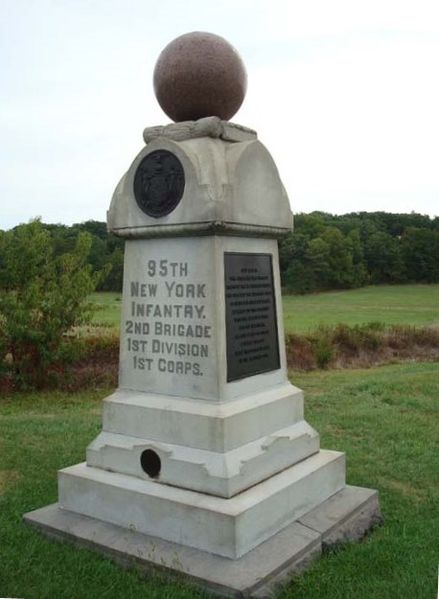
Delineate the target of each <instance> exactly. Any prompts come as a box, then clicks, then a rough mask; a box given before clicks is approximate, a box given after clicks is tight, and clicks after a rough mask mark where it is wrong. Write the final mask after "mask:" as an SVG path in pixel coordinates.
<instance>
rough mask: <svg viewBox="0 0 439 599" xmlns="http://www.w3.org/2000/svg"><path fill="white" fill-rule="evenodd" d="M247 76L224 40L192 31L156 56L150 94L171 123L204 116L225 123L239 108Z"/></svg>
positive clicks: (235, 54) (234, 53)
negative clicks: (152, 91) (152, 87)
mask: <svg viewBox="0 0 439 599" xmlns="http://www.w3.org/2000/svg"><path fill="white" fill-rule="evenodd" d="M246 89H247V73H246V70H245V67H244V63H243V62H242V60H241V57H240V56H239V54H238V53H237V51H236V50H235V48H234V47H233V46H232V45H231V44H229V42H228V41H226V40H225V39H224V38H222V37H220V36H219V35H214V34H213V33H205V32H201V31H194V32H192V33H186V34H184V35H181V36H180V37H177V38H176V39H174V40H173V41H172V42H170V43H169V44H168V45H167V46H166V48H165V49H164V50H163V51H162V53H161V54H160V56H159V58H158V60H157V63H156V66H155V69H154V91H155V95H156V98H157V100H158V102H159V104H160V106H161V107H162V109H163V111H164V112H165V113H166V114H167V115H168V116H169V117H170V118H171V119H172V120H173V121H176V122H178V121H195V120H198V119H201V118H204V117H208V116H217V117H219V118H220V119H222V120H225V121H227V120H229V119H230V118H231V117H232V116H233V115H234V114H235V113H236V112H237V111H238V109H239V107H240V106H241V104H242V102H243V100H244V96H245V92H246Z"/></svg>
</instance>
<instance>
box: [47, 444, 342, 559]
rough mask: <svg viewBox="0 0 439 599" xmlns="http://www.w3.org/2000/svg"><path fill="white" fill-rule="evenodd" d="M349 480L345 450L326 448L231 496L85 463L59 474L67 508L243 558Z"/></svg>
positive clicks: (61, 501)
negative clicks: (183, 486) (347, 478)
mask: <svg viewBox="0 0 439 599" xmlns="http://www.w3.org/2000/svg"><path fill="white" fill-rule="evenodd" d="M344 486H345V458H344V454H342V453H340V452H336V451H328V450H320V451H319V452H318V453H316V454H314V455H312V456H310V457H308V458H307V459H305V460H302V461H301V462H299V463H297V464H295V465H293V466H291V467H290V468H287V469H286V470H283V471H282V472H279V473H278V474H275V475H274V476H271V477H270V478H268V479H267V480H265V481H262V482H260V483H259V484H257V485H255V486H253V487H250V488H249V489H247V490H245V491H243V492H242V493H239V494H237V495H235V496H234V497H231V498H223V497H215V496H213V495H207V494H205V493H198V492H195V491H190V490H186V489H181V488H178V487H173V486H170V485H165V484H160V482H156V481H154V480H140V479H139V478H136V477H134V476H127V475H125V474H119V473H115V472H108V471H106V470H102V469H100V468H93V467H90V466H87V465H86V464H85V463H82V464H76V465H75V466H70V467H69V468H64V469H63V470H60V471H59V473H58V493H59V505H60V507H61V508H63V509H66V510H69V511H72V512H76V513H79V514H83V515H85V516H90V517H93V518H98V519H101V520H104V521H106V522H111V523H112V524H117V525H118V526H123V527H124V528H127V529H133V530H136V531H138V532H143V533H145V534H151V535H154V536H160V537H161V538H162V539H166V540H168V541H173V542H175V543H179V544H182V545H188V546H189V547H194V548H196V549H201V550H203V551H209V552H210V553H215V554H217V555H222V556H225V557H229V558H231V559H236V558H239V557H241V556H242V555H244V554H245V553H247V552H248V551H250V550H251V549H253V548H254V547H256V546H257V545H259V544H260V543H262V542H263V541H265V540H266V539H268V538H269V537H270V536H272V535H273V534H276V533H277V532H278V531H279V530H281V529H282V528H284V527H285V526H287V525H288V524H290V523H291V522H293V521H294V520H297V519H298V518H300V517H301V516H303V514H304V513H306V512H307V511H308V510H309V509H311V508H312V507H316V506H317V505H319V504H320V503H322V502H323V501H325V500H326V499H328V497H331V495H334V493H337V492H338V491H340V490H341V489H343V488H344Z"/></svg>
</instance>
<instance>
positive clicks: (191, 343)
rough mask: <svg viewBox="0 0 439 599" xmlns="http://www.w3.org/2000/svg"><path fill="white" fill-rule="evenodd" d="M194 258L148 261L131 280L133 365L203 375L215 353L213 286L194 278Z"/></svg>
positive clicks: (128, 339) (128, 345) (128, 337)
mask: <svg viewBox="0 0 439 599" xmlns="http://www.w3.org/2000/svg"><path fill="white" fill-rule="evenodd" d="M195 271H196V268H195V266H193V265H192V264H191V263H190V262H172V261H170V260H147V261H146V262H145V264H144V268H143V277H142V279H139V280H130V281H129V282H128V287H127V289H126V294H127V297H126V299H125V301H126V309H125V317H126V318H125V321H124V330H123V333H124V344H125V350H126V351H127V352H128V354H129V356H130V361H131V366H132V368H133V369H134V370H137V371H145V372H151V373H154V372H156V373H170V374H174V375H183V376H184V375H192V376H195V377H200V376H203V373H204V372H205V371H206V369H207V364H208V358H209V357H210V355H211V353H212V349H211V346H210V344H211V339H212V326H211V324H208V322H210V321H211V316H210V314H209V303H208V300H209V293H210V290H209V286H208V284H207V283H200V282H191V275H192V274H193V273H194V272H195Z"/></svg>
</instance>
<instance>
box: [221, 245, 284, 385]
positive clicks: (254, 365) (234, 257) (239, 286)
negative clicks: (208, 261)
mask: <svg viewBox="0 0 439 599" xmlns="http://www.w3.org/2000/svg"><path fill="white" fill-rule="evenodd" d="M224 278H225V291H226V338H227V382H231V381H236V380H238V379H243V378H245V377H248V376H253V375H255V374H260V373H262V372H269V371H270V370H277V369H278V368H280V359H279V340H278V332H277V318H276V301H275V295H274V286H273V264H272V256H271V254H240V253H232V252H230V253H225V254H224Z"/></svg>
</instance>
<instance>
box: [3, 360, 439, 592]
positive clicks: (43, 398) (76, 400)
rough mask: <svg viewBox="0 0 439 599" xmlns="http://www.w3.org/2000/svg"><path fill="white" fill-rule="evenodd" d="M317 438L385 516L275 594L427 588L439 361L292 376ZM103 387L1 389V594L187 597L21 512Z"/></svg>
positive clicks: (51, 483)
mask: <svg viewBox="0 0 439 599" xmlns="http://www.w3.org/2000/svg"><path fill="white" fill-rule="evenodd" d="M292 380H293V382H294V383H295V384H296V385H298V386H299V387H302V388H303V389H304V390H305V392H306V404H305V405H306V416H307V420H308V421H309V422H310V423H311V424H313V425H314V426H315V427H316V428H317V429H318V430H319V432H320V433H321V437H322V446H323V447H326V448H330V449H337V450H342V451H346V452H347V463H348V482H349V483H350V484H354V485H360V486H368V487H373V488H377V489H379V491H380V496H381V506H382V509H383V513H384V517H385V525H384V526H383V527H381V528H379V529H376V530H375V531H374V532H373V533H372V534H371V535H370V536H369V537H368V538H367V539H365V540H364V541H363V542H361V543H359V544H354V545H349V546H347V547H345V548H344V549H343V550H339V551H334V552H331V553H330V554H328V555H326V556H325V557H324V558H322V559H321V560H319V561H318V562H317V563H315V565H314V566H313V567H312V568H311V569H310V570H309V571H308V572H306V573H305V574H304V575H302V576H301V577H298V578H295V579H293V580H292V581H291V583H290V584H289V585H288V586H287V587H285V588H284V589H283V590H282V591H280V593H279V594H278V599H315V598H316V597H318V598H319V599H324V598H326V599H354V598H355V599H396V598H398V599H401V598H408V599H424V598H425V599H427V598H433V597H435V593H436V587H437V563H438V557H439V556H438V545H437V539H438V536H439V484H438V482H439V481H438V473H439V425H438V421H439V402H438V397H439V364H431V363H429V364H426V363H424V364H421V363H418V364H405V365H392V366H386V367H382V368H376V369H369V370H338V371H325V372H318V373H312V374H300V375H298V374H293V376H292ZM106 392H107V391H106V390H102V391H100V392H99V391H93V392H87V393H82V394H75V395H69V394H62V393H52V394H49V393H47V392H45V393H32V394H30V393H28V394H15V395H11V396H10V397H2V398H0V596H1V597H23V598H26V599H53V598H55V597H56V598H57V599H84V598H85V599H89V598H90V599H119V598H120V597H123V598H124V599H137V598H138V597H145V598H146V597H147V598H148V599H150V598H151V599H195V598H200V597H202V596H203V595H202V594H201V593H200V592H198V591H196V590H194V589H191V588H189V587H184V586H182V585H180V584H170V583H167V582H166V581H164V580H163V579H161V578H157V577H150V578H148V579H146V580H145V579H142V578H140V576H139V575H137V573H135V572H126V571H123V570H122V569H120V568H119V567H117V566H116V565H114V564H112V563H111V562H109V561H107V560H106V559H103V558H101V557H99V556H98V555H95V554H93V553H91V552H88V551H86V550H84V549H82V550H79V549H75V548H72V547H70V546H67V545H61V544H58V543H55V542H51V541H49V540H46V539H45V538H44V537H42V536H40V535H39V534H38V533H37V532H36V531H34V530H32V529H30V528H28V527H26V526H25V525H24V524H23V523H22V519H21V518H22V514H23V513H25V512H27V511H29V510H32V509H35V508H37V507H41V506H43V505H46V504H48V503H51V502H54V501H56V499H57V488H56V471H57V469H58V468H61V467H65V466H68V465H71V464H74V463H76V462H79V461H83V460H84V455H85V448H86V446H87V444H88V443H89V442H90V441H91V440H92V439H93V438H94V436H95V435H96V434H97V433H98V431H99V430H100V409H101V408H100V400H101V399H102V397H104V396H105V394H106Z"/></svg>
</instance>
